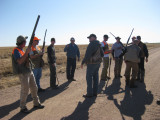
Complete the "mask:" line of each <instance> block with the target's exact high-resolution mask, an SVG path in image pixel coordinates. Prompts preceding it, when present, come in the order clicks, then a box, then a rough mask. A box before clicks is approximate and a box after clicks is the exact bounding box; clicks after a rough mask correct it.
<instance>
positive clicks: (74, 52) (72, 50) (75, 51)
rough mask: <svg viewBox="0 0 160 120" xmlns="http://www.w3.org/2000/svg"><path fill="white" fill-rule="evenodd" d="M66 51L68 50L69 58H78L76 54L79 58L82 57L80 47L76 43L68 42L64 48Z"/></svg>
mask: <svg viewBox="0 0 160 120" xmlns="http://www.w3.org/2000/svg"><path fill="white" fill-rule="evenodd" d="M64 52H67V54H66V55H67V57H68V58H76V56H77V57H78V58H80V52H79V48H78V46H77V45H76V44H71V43H70V44H68V45H66V46H65V48H64Z"/></svg>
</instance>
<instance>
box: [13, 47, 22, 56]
mask: <svg viewBox="0 0 160 120" xmlns="http://www.w3.org/2000/svg"><path fill="white" fill-rule="evenodd" d="M15 50H18V52H19V53H20V54H21V56H23V55H24V54H25V52H24V51H23V50H21V49H19V48H17V47H16V48H14V49H13V51H12V54H14V51H15Z"/></svg>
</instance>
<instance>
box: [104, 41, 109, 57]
mask: <svg viewBox="0 0 160 120" xmlns="http://www.w3.org/2000/svg"><path fill="white" fill-rule="evenodd" d="M103 44H104V47H106V45H108V43H106V42H105V41H103ZM108 46H109V45H108ZM104 54H109V52H108V51H106V52H104Z"/></svg>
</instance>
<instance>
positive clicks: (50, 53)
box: [47, 45, 56, 64]
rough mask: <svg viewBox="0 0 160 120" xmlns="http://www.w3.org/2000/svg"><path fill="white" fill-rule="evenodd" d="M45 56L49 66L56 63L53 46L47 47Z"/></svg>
mask: <svg viewBox="0 0 160 120" xmlns="http://www.w3.org/2000/svg"><path fill="white" fill-rule="evenodd" d="M47 54H48V62H49V63H50V64H54V63H56V56H55V48H54V46H52V45H50V46H48V48H47Z"/></svg>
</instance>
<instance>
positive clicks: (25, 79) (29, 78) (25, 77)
mask: <svg viewBox="0 0 160 120" xmlns="http://www.w3.org/2000/svg"><path fill="white" fill-rule="evenodd" d="M19 79H20V81H21V93H20V108H21V109H24V108H25V107H26V100H27V96H28V92H29V89H30V91H31V95H32V98H33V104H34V105H35V106H37V105H39V104H40V102H39V98H38V95H37V90H38V88H37V85H36V83H35V78H34V75H33V73H25V74H20V75H19Z"/></svg>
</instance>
